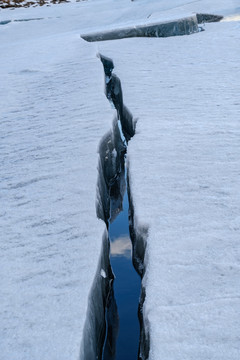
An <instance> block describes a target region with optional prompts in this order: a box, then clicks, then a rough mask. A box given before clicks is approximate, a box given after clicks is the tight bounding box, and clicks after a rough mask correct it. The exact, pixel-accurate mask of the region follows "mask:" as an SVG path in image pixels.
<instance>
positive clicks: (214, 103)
mask: <svg viewBox="0 0 240 360" xmlns="http://www.w3.org/2000/svg"><path fill="white" fill-rule="evenodd" d="M205 29H206V31H205V32H201V33H198V34H195V35H192V36H185V37H175V38H167V39H162V40H161V39H126V40H123V41H122V42H121V46H120V45H119V43H117V42H114V43H108V44H107V43H106V44H102V45H101V51H102V52H104V53H105V54H106V55H110V53H114V56H115V65H116V66H115V68H116V69H115V71H116V73H117V74H118V75H119V76H120V78H121V80H122V86H123V93H124V101H125V103H126V105H127V106H128V107H129V109H131V111H132V112H133V114H134V116H136V117H137V118H138V123H137V133H136V135H135V137H134V138H133V139H132V140H131V142H130V143H129V148H128V159H129V166H130V170H129V173H130V186H131V192H132V197H133V204H134V209H135V222H136V224H137V227H139V228H140V229H141V228H142V227H148V228H149V233H148V238H147V251H146V261H145V263H146V274H145V277H144V279H143V284H144V286H145V287H146V301H145V304H144V317H145V320H146V321H147V324H148V325H149V331H150V341H151V343H150V349H151V350H150V359H152V360H153V359H154V360H158V359H164V360H178V359H179V360H180V359H187V360H190V359H203V360H206V359H222V360H226V359H229V360H233V359H234V360H237V359H239V358H240V338H239V328H240V281H239V279H240V244H239V233H240V216H239V214H240V195H239V178H240V144H239V136H240V127H239V119H240V102H239V89H240V87H239V84H240V68H239V61H240V53H239V47H238V44H239V40H240V23H239V22H222V23H217V24H208V25H206V26H205Z"/></svg>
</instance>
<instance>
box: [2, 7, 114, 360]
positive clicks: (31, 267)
mask: <svg viewBox="0 0 240 360" xmlns="http://www.w3.org/2000/svg"><path fill="white" fill-rule="evenodd" d="M56 9H57V7H55V10H56ZM30 10H33V9H28V10H24V11H25V12H27V11H30ZM34 10H35V11H34V14H31V15H30V16H31V17H34V16H35V14H37V9H34ZM47 10H48V9H47V8H46V9H45V11H47ZM60 11H63V9H60ZM71 11H73V10H71ZM41 12H42V9H41ZM19 13H20V11H19ZM15 14H17V12H15ZM70 15H71V12H70ZM24 16H25V13H24ZM70 20H71V19H69V17H67V16H66V20H65V21H66V28H67V26H68V23H69V22H70ZM40 23H41V24H40ZM62 26H63V23H62V25H61V27H62ZM71 26H73V24H71ZM75 26H76V25H75ZM61 27H60V28H61ZM60 28H59V29H57V20H56V19H55V20H46V21H42V22H41V21H29V22H22V23H11V24H9V25H7V26H6V27H3V28H1V41H0V43H1V50H0V51H1V59H0V63H1V65H0V78H1V83H0V89H1V90H0V91H1V99H0V109H1V120H0V128H1V130H0V133H1V143H0V152H1V158H0V173H1V194H0V197H1V200H0V201H1V208H0V227H1V231H0V233H1V248H0V256H1V268H0V277H1V305H0V319H1V320H0V324H1V325H0V352H1V355H0V358H1V359H4V360H26V359H31V360H39V359H42V360H50V359H51V360H54V359H56V360H60V359H62V360H66V359H78V358H79V352H80V342H81V338H82V332H83V326H84V322H85V318H86V311H87V306H88V295H89V292H90V289H91V286H92V283H93V279H94V277H95V273H96V269H97V265H98V262H99V258H100V254H101V246H102V236H103V231H104V228H105V225H104V224H103V222H102V221H100V220H98V219H97V217H96V206H95V200H96V183H97V176H98V172H97V164H98V156H97V151H98V145H99V141H100V139H101V137H102V136H103V134H104V133H105V132H106V131H108V130H109V128H110V127H111V123H112V119H113V116H114V113H113V111H112V109H111V108H110V106H109V103H108V101H107V100H106V98H105V95H104V77H103V71H102V65H101V63H100V61H99V60H98V59H97V57H96V50H95V49H94V48H93V47H92V46H89V44H87V43H86V42H84V41H83V40H81V39H80V37H79V33H78V32H75V33H74V32H73V31H71V32H67V30H66V32H63V31H65V30H64V28H63V29H62V32H60ZM42 33H43V34H42ZM99 276H100V274H99Z"/></svg>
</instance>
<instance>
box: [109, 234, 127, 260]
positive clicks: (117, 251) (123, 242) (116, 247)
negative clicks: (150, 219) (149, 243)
mask: <svg viewBox="0 0 240 360" xmlns="http://www.w3.org/2000/svg"><path fill="white" fill-rule="evenodd" d="M111 256H124V257H126V258H131V256H132V245H131V240H130V239H129V237H128V236H123V237H120V238H118V239H116V240H113V241H112V243H111Z"/></svg>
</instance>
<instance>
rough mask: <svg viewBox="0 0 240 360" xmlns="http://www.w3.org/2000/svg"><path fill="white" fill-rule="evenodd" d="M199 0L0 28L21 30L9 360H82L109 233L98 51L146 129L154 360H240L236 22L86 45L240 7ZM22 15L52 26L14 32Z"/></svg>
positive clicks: (9, 139)
mask: <svg viewBox="0 0 240 360" xmlns="http://www.w3.org/2000/svg"><path fill="white" fill-rule="evenodd" d="M187 3H189V2H188V1H187V0H181V1H180V0H178V1H177V0H175V1H174V2H171V5H169V4H168V3H166V1H159V0H158V1H152V2H150V3H149V1H137V0H136V1H134V2H130V1H128V0H123V1H121V2H116V1H110V0H103V1H88V2H80V3H70V4H61V5H59V6H51V7H45V6H44V7H37V8H28V9H25V8H22V9H15V10H2V11H1V12H0V22H1V21H5V20H11V22H10V23H8V24H7V25H1V26H0V52H1V57H0V78H1V81H0V91H1V97H0V109H1V119H0V136H1V142H0V153H1V156H0V173H1V193H0V200H1V207H0V228H1V237H0V238H1V242H0V244H1V248H0V256H1V267H0V269H1V270H0V276H1V281H2V286H1V306H0V319H1V321H0V323H1V326H0V351H1V357H2V358H3V359H4V360H8V359H9V360H12V359H14V360H26V359H31V360H38V359H42V360H45V359H46V360H49V359H51V360H55V359H58V360H65V359H77V358H79V353H80V343H81V339H82V333H83V327H84V322H85V319H86V312H87V306H88V296H89V293H90V290H91V286H92V284H93V281H94V278H95V274H96V270H97V268H98V264H99V259H100V253H101V239H102V235H103V231H104V225H103V223H102V222H101V221H98V220H97V219H96V208H95V200H96V183H97V175H98V174H97V163H98V158H97V149H98V144H99V141H100V140H101V138H102V136H103V135H104V134H105V133H106V132H107V131H108V130H109V129H110V128H111V122H112V119H113V116H114V115H113V110H112V109H110V106H109V104H108V101H107V100H106V98H105V95H104V90H103V89H104V85H103V82H104V77H103V70H102V65H101V64H100V61H99V59H97V58H96V54H97V52H98V51H101V53H102V54H104V55H108V56H109V57H112V58H113V60H114V63H115V65H116V73H117V74H118V75H119V76H120V78H121V81H122V87H123V92H124V93H123V95H124V102H125V103H126V105H127V106H128V107H129V109H131V111H132V112H133V114H134V116H136V117H138V119H139V120H138V124H137V134H136V135H135V137H134V139H132V140H131V142H130V145H129V151H128V152H129V155H128V156H129V159H130V176H131V187H132V189H131V191H132V196H133V201H134V207H135V215H136V219H135V223H136V224H139V228H140V227H141V226H142V224H145V225H146V226H148V227H149V237H148V248H147V249H148V250H147V260H146V263H147V265H148V266H147V273H146V274H145V278H144V286H146V289H147V298H146V303H145V306H144V316H145V319H146V320H148V321H149V323H150V329H149V330H150V335H151V354H150V358H151V359H159V357H160V355H161V358H162V359H174V360H176V359H177V358H176V356H178V355H176V354H179V358H181V359H184V358H185V359H188V360H189V359H191V358H194V359H196V354H197V356H198V358H199V359H208V358H209V359H210V358H211V359H215V358H218V359H224V360H226V359H231V360H234V359H238V358H239V338H238V329H239V313H238V311H239V310H238V309H239V286H238V279H239V258H240V257H239V247H238V238H237V235H238V233H239V221H240V219H239V195H238V194H239V191H238V181H237V179H238V175H239V142H238V134H239V126H238V119H239V99H238V93H239V54H238V47H237V42H239V37H238V34H239V22H235V23H234V24H233V23H221V24H216V25H207V26H206V31H205V32H203V33H200V34H197V35H192V36H189V37H181V38H175V39H173V38H168V39H161V40H160V39H131V40H121V41H117V42H107V43H104V44H101V45H100V44H97V45H96V44H87V43H86V42H84V41H83V40H81V39H80V34H81V33H86V32H90V31H91V32H93V31H100V30H107V29H113V28H116V27H120V26H125V25H132V24H144V23H147V22H151V21H156V20H168V19H171V18H174V17H175V16H176V17H177V18H179V16H182V15H183V16H187V15H189V14H192V12H197V11H198V12H206V11H208V12H210V11H214V12H216V13H219V14H228V15H231V14H232V13H233V12H234V10H236V9H237V8H238V6H239V5H238V1H235V0H233V1H231V2H226V1H225V0H221V1H220V2H219V1H216V0H214V1H211V3H210V2H209V1H207V0H202V1H199V2H193V3H191V4H187ZM215 10H216V11H215ZM217 10H218V11H217ZM23 19H41V20H32V21H27V22H25V21H23V22H14V20H23ZM196 64H197V66H196ZM206 329H207V331H206ZM81 360H83V359H81Z"/></svg>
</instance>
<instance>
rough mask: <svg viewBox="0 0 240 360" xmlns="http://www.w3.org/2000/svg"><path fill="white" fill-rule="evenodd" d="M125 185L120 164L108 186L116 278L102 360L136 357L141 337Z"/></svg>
mask: <svg viewBox="0 0 240 360" xmlns="http://www.w3.org/2000/svg"><path fill="white" fill-rule="evenodd" d="M126 186H127V185H126V177H125V168H124V167H123V170H122V173H121V174H120V175H119V177H118V179H117V180H116V182H115V184H114V185H113V186H112V187H111V189H110V196H111V218H112V219H110V222H109V238H110V243H111V245H110V246H111V250H110V262H111V266H112V270H113V273H114V276H115V279H114V281H113V287H112V290H111V293H110V295H109V299H108V305H107V310H106V323H107V334H106V339H105V345H104V351H103V360H137V359H138V348H139V337H140V325H139V320H138V306H139V296H140V291H141V278H140V276H139V275H138V274H137V272H136V271H135V269H134V267H133V264H132V242H131V239H130V234H129V221H128V211H129V202H128V194H127V191H126ZM119 211H120V212H119ZM117 213H118V215H117V216H116V214H117Z"/></svg>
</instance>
